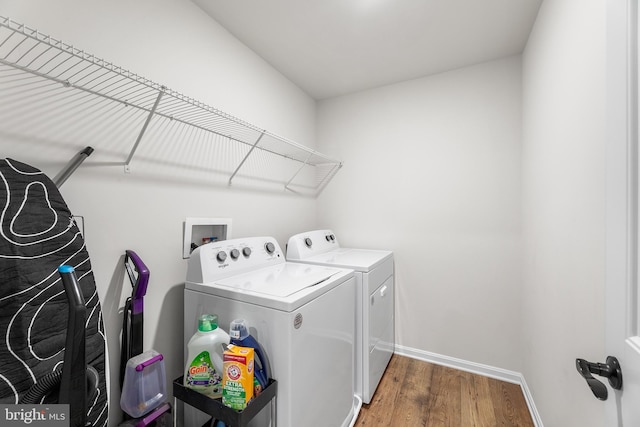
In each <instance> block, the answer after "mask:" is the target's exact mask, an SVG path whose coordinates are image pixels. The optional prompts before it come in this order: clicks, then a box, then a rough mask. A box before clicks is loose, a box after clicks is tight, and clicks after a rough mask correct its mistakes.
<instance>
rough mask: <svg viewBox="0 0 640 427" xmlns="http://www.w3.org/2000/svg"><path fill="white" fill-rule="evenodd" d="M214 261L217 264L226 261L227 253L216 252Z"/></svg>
mask: <svg viewBox="0 0 640 427" xmlns="http://www.w3.org/2000/svg"><path fill="white" fill-rule="evenodd" d="M216 259H217V260H218V261H219V262H224V260H226V259H227V253H226V252H225V251H220V252H218V254H217V255H216Z"/></svg>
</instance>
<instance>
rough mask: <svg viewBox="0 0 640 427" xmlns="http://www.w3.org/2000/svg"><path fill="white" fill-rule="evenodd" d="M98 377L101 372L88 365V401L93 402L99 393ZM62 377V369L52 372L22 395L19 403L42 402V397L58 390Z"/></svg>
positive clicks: (34, 403) (31, 403)
mask: <svg viewBox="0 0 640 427" xmlns="http://www.w3.org/2000/svg"><path fill="white" fill-rule="evenodd" d="M98 378H99V374H98V371H96V370H95V369H94V368H93V367H92V366H87V391H88V393H89V396H88V397H87V402H91V401H92V400H93V399H95V397H96V394H97V393H98ZM61 379H62V369H58V370H56V371H53V372H50V373H48V374H47V375H45V376H44V377H42V378H40V380H39V381H38V382H37V383H35V384H34V385H33V386H31V388H30V389H29V391H27V393H26V394H25V395H24V396H22V399H20V401H19V402H18V403H20V404H26V405H37V404H39V403H40V402H42V399H44V398H45V397H47V396H48V395H50V394H51V393H53V392H56V391H58V388H59V387H60V380H61Z"/></svg>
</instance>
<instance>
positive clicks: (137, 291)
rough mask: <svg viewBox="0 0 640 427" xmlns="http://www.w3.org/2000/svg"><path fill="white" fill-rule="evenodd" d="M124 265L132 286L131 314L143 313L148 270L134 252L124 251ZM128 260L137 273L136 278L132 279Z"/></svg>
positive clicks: (132, 275)
mask: <svg viewBox="0 0 640 427" xmlns="http://www.w3.org/2000/svg"><path fill="white" fill-rule="evenodd" d="M125 254H126V255H125V257H124V265H125V268H126V269H127V273H128V274H129V280H130V281H131V285H132V286H133V293H132V295H131V313H132V314H140V313H142V312H143V311H144V296H145V295H146V294H147V285H148V284H149V269H148V268H147V266H146V265H145V264H144V262H142V260H141V259H140V257H139V256H138V254H136V253H135V252H134V251H132V250H130V249H127V250H126V251H125ZM128 260H131V261H132V263H133V266H134V268H135V271H136V272H137V273H138V278H137V279H134V277H135V276H134V274H133V271H131V267H130V265H129V263H128V262H127V261H128Z"/></svg>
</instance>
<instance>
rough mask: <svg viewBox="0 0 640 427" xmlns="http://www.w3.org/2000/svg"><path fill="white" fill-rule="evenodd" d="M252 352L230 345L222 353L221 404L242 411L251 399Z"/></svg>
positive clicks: (248, 349)
mask: <svg viewBox="0 0 640 427" xmlns="http://www.w3.org/2000/svg"><path fill="white" fill-rule="evenodd" d="M253 358H254V350H253V348H250V347H240V346H237V345H233V344H230V345H229V346H228V347H227V349H226V350H225V351H224V354H223V357H222V360H223V369H222V403H223V404H225V405H226V406H228V407H230V408H233V409H236V410H242V409H244V408H246V407H247V403H249V401H250V400H251V399H252V398H253Z"/></svg>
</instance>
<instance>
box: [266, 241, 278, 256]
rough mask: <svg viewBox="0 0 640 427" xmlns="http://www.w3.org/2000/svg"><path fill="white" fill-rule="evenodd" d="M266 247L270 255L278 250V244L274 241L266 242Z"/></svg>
mask: <svg viewBox="0 0 640 427" xmlns="http://www.w3.org/2000/svg"><path fill="white" fill-rule="evenodd" d="M264 248H265V250H266V251H267V253H268V254H269V255H271V254H272V253H274V252H275V251H276V245H274V244H273V243H272V242H267V243H265V245H264Z"/></svg>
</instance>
